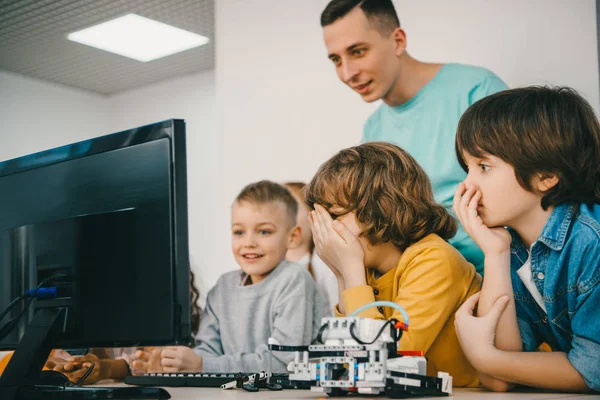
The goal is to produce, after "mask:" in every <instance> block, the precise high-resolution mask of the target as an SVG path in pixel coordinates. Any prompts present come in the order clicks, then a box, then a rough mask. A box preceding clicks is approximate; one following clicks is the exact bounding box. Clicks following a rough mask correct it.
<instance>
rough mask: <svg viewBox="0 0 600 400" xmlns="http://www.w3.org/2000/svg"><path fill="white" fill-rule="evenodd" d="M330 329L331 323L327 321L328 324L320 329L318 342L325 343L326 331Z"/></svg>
mask: <svg viewBox="0 0 600 400" xmlns="http://www.w3.org/2000/svg"><path fill="white" fill-rule="evenodd" d="M328 327H329V321H327V322H326V323H324V324H323V325H321V327H320V328H319V334H318V335H317V342H319V343H321V344H324V343H323V334H324V333H325V329H327V328H328Z"/></svg>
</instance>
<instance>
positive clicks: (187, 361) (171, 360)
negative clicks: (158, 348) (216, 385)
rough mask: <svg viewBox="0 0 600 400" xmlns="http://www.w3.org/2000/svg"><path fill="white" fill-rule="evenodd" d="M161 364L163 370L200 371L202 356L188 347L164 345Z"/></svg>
mask: <svg viewBox="0 0 600 400" xmlns="http://www.w3.org/2000/svg"><path fill="white" fill-rule="evenodd" d="M161 365H162V367H163V370H164V371H165V372H180V371H186V372H202V357H201V356H199V355H198V354H196V353H195V352H194V350H192V349H190V348H189V347H183V346H176V347H165V348H164V349H163V351H162V353H161Z"/></svg>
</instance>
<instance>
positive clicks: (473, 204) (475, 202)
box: [467, 191, 481, 218]
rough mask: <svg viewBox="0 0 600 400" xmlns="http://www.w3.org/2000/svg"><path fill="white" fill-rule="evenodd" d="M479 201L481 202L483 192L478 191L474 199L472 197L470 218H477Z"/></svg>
mask: <svg viewBox="0 0 600 400" xmlns="http://www.w3.org/2000/svg"><path fill="white" fill-rule="evenodd" d="M479 200H481V192H480V191H477V192H476V193H475V194H474V195H473V197H471V200H470V201H469V204H468V206H467V207H468V210H469V212H470V214H471V215H470V217H471V218H474V217H476V216H477V206H478V205H479Z"/></svg>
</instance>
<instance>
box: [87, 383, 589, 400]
mask: <svg viewBox="0 0 600 400" xmlns="http://www.w3.org/2000/svg"><path fill="white" fill-rule="evenodd" d="M98 386H127V385H124V384H122V383H115V384H107V385H98ZM165 389H166V390H167V391H168V392H169V393H170V394H171V399H173V400H201V399H210V400H212V399H223V400H275V399H281V400H291V399H327V398H329V399H334V397H328V396H326V395H323V394H321V393H314V392H311V391H309V390H282V391H280V392H271V391H268V390H264V391H263V390H261V391H260V392H258V393H249V392H246V391H244V390H242V389H232V390H221V389H213V388H181V387H180V388H176V387H171V388H165ZM342 398H344V397H342ZM345 398H346V399H357V400H358V399H373V398H375V399H386V398H387V397H369V396H350V397H345ZM447 398H448V399H453V400H479V399H483V400H485V399H493V400H520V399H532V400H550V399H561V400H592V399H594V400H600V394H599V395H583V394H572V393H540V392H534V391H530V390H523V391H517V392H509V393H493V392H489V391H487V390H484V389H462V388H458V389H454V392H453V394H452V396H451V397H447ZM415 399H437V400H441V399H444V397H416V398H415Z"/></svg>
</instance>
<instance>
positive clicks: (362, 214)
mask: <svg viewBox="0 0 600 400" xmlns="http://www.w3.org/2000/svg"><path fill="white" fill-rule="evenodd" d="M305 194H306V199H307V202H308V203H309V204H312V205H314V208H315V210H314V211H312V212H311V222H312V228H313V238H314V241H315V246H316V250H317V254H318V255H319V257H321V258H322V259H323V261H324V262H325V263H326V264H327V265H328V266H329V267H330V268H331V270H332V272H333V273H334V274H335V275H336V277H337V279H338V287H339V299H340V303H339V305H338V306H337V307H336V310H335V311H336V315H338V316H343V315H347V314H350V313H351V312H353V311H354V310H356V309H358V308H359V307H361V306H363V305H366V304H368V303H371V302H373V301H376V300H379V301H380V300H387V301H392V302H395V303H397V304H399V305H400V306H402V307H404V309H405V310H406V312H407V313H408V315H409V317H410V328H409V329H408V331H407V332H404V334H403V335H402V338H401V339H400V343H399V349H400V350H422V351H424V352H425V355H426V356H427V357H428V364H427V373H428V374H429V375H437V372H438V371H444V372H449V373H450V374H451V375H452V376H453V378H454V383H455V385H456V386H477V385H479V381H478V379H477V376H476V372H475V370H474V368H473V367H472V366H471V365H470V364H469V362H468V361H467V359H466V358H465V356H464V354H463V352H462V350H461V348H460V345H459V343H458V339H457V337H456V332H455V329H454V313H455V312H456V310H457V309H458V307H459V306H460V305H461V304H462V303H463V301H464V300H465V299H467V297H469V296H470V295H472V294H474V293H476V292H478V291H479V289H480V284H481V277H480V276H479V275H478V274H477V272H476V271H475V268H474V267H473V265H471V264H469V263H468V262H467V261H466V260H465V259H464V257H463V256H462V255H461V254H460V253H459V252H458V251H457V250H456V249H455V248H454V247H452V245H450V244H449V243H448V242H446V239H448V238H451V237H452V236H453V235H454V234H455V233H456V229H457V225H456V222H455V221H454V219H453V218H452V217H451V216H450V214H449V213H448V212H447V211H446V209H445V208H444V207H442V206H440V205H437V204H436V203H435V202H434V200H433V194H432V190H431V184H430V183H429V180H428V178H427V175H425V172H424V171H423V170H422V169H421V167H419V165H418V164H417V163H416V161H415V160H414V159H413V158H412V157H411V156H410V155H409V154H408V153H407V152H405V151H404V150H402V149H400V148H399V147H397V146H395V145H393V144H390V143H383V142H372V143H366V144H362V145H360V146H356V147H352V148H349V149H345V150H342V151H341V152H339V153H338V154H337V155H335V156H333V158H331V159H330V160H329V161H327V162H325V163H324V164H323V165H322V166H321V167H320V168H319V170H318V172H317V174H316V175H315V177H314V178H313V180H312V182H310V184H309V185H308V187H307V188H306V189H305ZM359 316H362V317H368V318H375V319H391V318H395V319H397V320H400V321H402V320H403V318H402V315H401V314H400V313H399V312H398V311H395V310H393V309H390V308H381V307H380V308H378V309H374V308H371V309H368V310H366V311H363V312H361V313H360V314H359Z"/></svg>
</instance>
